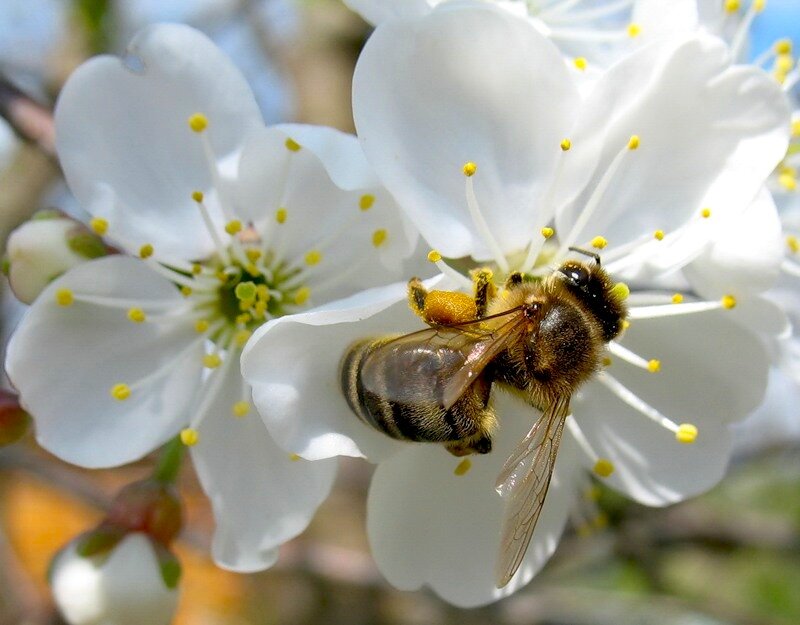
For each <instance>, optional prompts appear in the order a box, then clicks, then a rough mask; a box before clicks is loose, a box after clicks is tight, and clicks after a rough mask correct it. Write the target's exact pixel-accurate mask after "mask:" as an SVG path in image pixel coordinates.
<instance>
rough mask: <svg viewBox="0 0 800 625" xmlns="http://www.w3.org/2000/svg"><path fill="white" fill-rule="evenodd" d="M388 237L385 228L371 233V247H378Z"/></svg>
mask: <svg viewBox="0 0 800 625" xmlns="http://www.w3.org/2000/svg"><path fill="white" fill-rule="evenodd" d="M388 236H389V233H388V232H387V231H386V229H385V228H380V229H378V230H376V231H375V232H373V233H372V245H373V246H374V247H380V246H381V245H383V244H384V243H385V242H386V238H387V237H388Z"/></svg>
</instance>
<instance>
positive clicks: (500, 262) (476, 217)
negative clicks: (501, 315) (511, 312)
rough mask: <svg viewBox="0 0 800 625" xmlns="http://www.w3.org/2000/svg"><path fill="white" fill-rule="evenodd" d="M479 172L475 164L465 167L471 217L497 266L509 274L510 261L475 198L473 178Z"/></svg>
mask: <svg viewBox="0 0 800 625" xmlns="http://www.w3.org/2000/svg"><path fill="white" fill-rule="evenodd" d="M477 170H478V166H477V165H476V164H475V163H472V162H469V163H466V164H465V165H464V168H463V171H464V177H465V179H466V181H467V184H466V193H467V206H468V207H469V212H470V215H471V216H472V222H473V223H474V224H475V227H476V228H477V229H478V232H479V233H480V235H481V236H482V237H483V240H484V242H485V243H486V244H487V245H488V246H489V249H490V250H491V251H492V255H493V256H494V260H495V262H496V263H497V266H498V267H500V269H501V270H502V271H503V273H508V272H509V270H510V269H511V268H510V267H509V265H508V261H507V260H506V257H505V255H504V254H503V251H502V250H501V249H500V246H499V245H498V244H497V241H496V240H495V238H494V236H493V235H492V232H491V230H489V224H487V223H486V220H485V219H484V217H483V214H482V213H481V210H480V207H479V206H478V198H477V197H476V196H475V187H474V186H473V182H472V177H473V176H474V175H475V172H476V171H477Z"/></svg>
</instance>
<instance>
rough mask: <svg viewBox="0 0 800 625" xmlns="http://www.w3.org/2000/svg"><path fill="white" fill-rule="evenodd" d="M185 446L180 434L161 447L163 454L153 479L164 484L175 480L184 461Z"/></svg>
mask: <svg viewBox="0 0 800 625" xmlns="http://www.w3.org/2000/svg"><path fill="white" fill-rule="evenodd" d="M183 448H184V445H183V443H181V439H180V437H179V436H176V437H175V438H173V439H172V440H171V441H170V442H169V443H167V444H166V445H164V447H163V448H162V449H161V456H160V457H159V459H158V465H157V466H156V470H155V471H154V472H153V479H155V480H158V481H159V482H163V483H164V484H172V483H174V482H175V479H176V478H177V477H178V472H179V471H180V469H181V462H182V461H183Z"/></svg>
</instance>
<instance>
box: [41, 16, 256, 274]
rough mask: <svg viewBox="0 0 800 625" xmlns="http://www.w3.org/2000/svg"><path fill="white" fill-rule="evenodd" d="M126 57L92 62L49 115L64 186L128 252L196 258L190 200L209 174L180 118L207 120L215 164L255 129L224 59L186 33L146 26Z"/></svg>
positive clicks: (245, 92) (196, 225) (244, 95)
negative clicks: (142, 249)
mask: <svg viewBox="0 0 800 625" xmlns="http://www.w3.org/2000/svg"><path fill="white" fill-rule="evenodd" d="M128 54H129V56H128V58H127V59H125V60H120V59H118V58H115V57H110V56H101V57H96V58H94V59H92V60H91V61H89V62H87V63H85V64H84V65H82V66H81V67H80V68H79V69H78V70H76V71H75V73H74V74H73V75H72V76H71V77H70V79H69V80H68V81H67V84H66V85H65V87H64V89H63V91H62V92H61V96H60V99H59V102H58V106H57V107H56V113H55V116H56V130H57V144H58V153H59V157H60V159H61V163H62V165H63V167H64V171H65V174H66V177H67V181H68V182H69V185H70V188H71V189H72V191H73V193H74V194H75V196H76V197H77V198H78V200H79V201H80V202H81V203H82V204H83V205H84V206H85V207H87V208H88V209H89V210H90V211H92V212H94V214H95V215H99V216H101V217H103V218H106V219H107V220H108V221H109V223H110V227H109V231H108V232H109V236H110V237H112V238H113V239H115V240H117V241H119V242H120V243H121V244H123V245H125V246H127V248H128V249H130V250H133V251H138V249H139V246H141V245H142V244H144V243H152V244H153V245H155V247H156V249H157V251H159V248H163V250H162V252H163V254H165V255H168V256H170V257H175V258H184V259H189V258H197V257H201V256H204V255H205V254H207V253H208V252H209V251H210V250H211V241H210V237H209V235H208V234H207V232H206V231H205V229H204V227H203V223H202V220H201V219H200V217H199V215H198V211H197V206H196V205H195V203H194V202H193V201H192V199H191V194H192V192H193V191H195V190H199V191H203V192H205V193H206V194H207V195H208V196H209V197H212V196H213V193H212V192H211V191H212V177H211V174H210V170H209V165H208V163H207V161H206V158H205V156H204V152H203V148H202V144H201V138H200V137H199V136H198V135H197V134H195V133H194V132H192V131H191V130H190V129H189V126H188V123H187V122H188V119H189V117H190V116H191V115H193V114H194V113H198V112H199V113H203V114H204V115H206V116H207V117H208V119H209V127H208V130H207V131H206V132H207V133H208V139H209V140H210V142H211V145H212V150H213V153H214V157H215V158H216V159H217V161H218V162H219V163H220V165H222V164H223V162H224V160H225V159H231V158H234V157H235V156H236V154H237V152H238V151H239V149H240V148H241V144H242V142H243V140H244V135H245V134H246V132H247V131H248V130H249V129H252V128H255V127H258V126H259V125H260V114H259V112H258V107H257V106H256V103H255V100H254V99H253V95H252V93H251V91H250V88H249V87H248V86H247V83H246V82H245V80H244V78H243V77H242V76H241V74H240V73H239V71H238V70H237V69H236V68H235V67H234V66H233V64H232V63H231V62H230V61H229V60H228V59H227V57H225V55H224V54H222V52H221V51H220V50H219V49H218V48H217V47H216V46H215V45H214V44H213V43H211V41H209V40H208V39H207V38H206V37H205V36H204V35H203V34H201V33H200V32H198V31H195V30H193V29H191V28H189V27H186V26H182V25H178V24H162V25H158V26H152V27H149V28H146V29H144V30H143V31H141V32H140V33H139V35H138V36H137V37H136V38H135V39H134V40H133V41H132V42H131V45H130V47H129V50H128Z"/></svg>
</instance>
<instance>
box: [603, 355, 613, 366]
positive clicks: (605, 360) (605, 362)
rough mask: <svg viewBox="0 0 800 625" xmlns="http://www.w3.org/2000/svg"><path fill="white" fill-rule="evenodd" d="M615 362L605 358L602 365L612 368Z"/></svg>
mask: <svg viewBox="0 0 800 625" xmlns="http://www.w3.org/2000/svg"><path fill="white" fill-rule="evenodd" d="M612 362H613V361H612V360H611V358H610V357H609V356H603V359H602V360H601V361H600V364H601V365H603V366H604V367H610V366H611V363H612Z"/></svg>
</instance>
